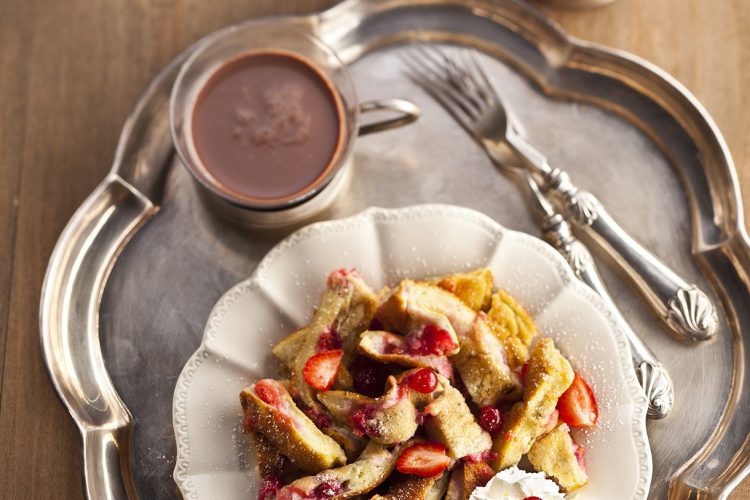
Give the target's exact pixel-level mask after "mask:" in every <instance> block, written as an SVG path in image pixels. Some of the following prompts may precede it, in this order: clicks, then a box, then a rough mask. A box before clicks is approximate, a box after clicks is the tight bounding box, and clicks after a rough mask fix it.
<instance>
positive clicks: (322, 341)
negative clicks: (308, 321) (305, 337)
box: [318, 328, 341, 352]
mask: <svg viewBox="0 0 750 500" xmlns="http://www.w3.org/2000/svg"><path fill="white" fill-rule="evenodd" d="M334 349H341V337H339V334H338V333H336V330H334V329H333V328H329V329H327V330H326V331H324V332H323V333H321V334H320V336H318V352H324V351H333V350H334Z"/></svg>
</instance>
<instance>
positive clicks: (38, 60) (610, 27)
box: [0, 0, 750, 500]
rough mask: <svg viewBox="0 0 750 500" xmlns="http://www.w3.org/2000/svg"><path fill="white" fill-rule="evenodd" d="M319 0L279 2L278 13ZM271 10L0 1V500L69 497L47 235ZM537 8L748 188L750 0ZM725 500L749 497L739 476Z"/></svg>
mask: <svg viewBox="0 0 750 500" xmlns="http://www.w3.org/2000/svg"><path fill="white" fill-rule="evenodd" d="M330 3H331V2H330V1H326V0H287V1H285V2H283V11H284V12H306V11H312V10H317V9H321V8H324V7H326V6H327V5H329V4H330ZM279 4H281V2H277V1H276V0H252V1H248V0H224V1H223V2H206V1H202V0H130V1H127V2H125V1H119V2H92V1H90V0H65V1H62V0H59V1H52V0H24V1H14V0H0V391H1V392H0V398H1V399H0V498H3V499H16V498H19V499H20V498H23V499H26V498H44V499H51V498H65V499H68V498H80V497H81V496H82V495H83V489H82V480H81V443H80V437H79V434H78V430H77V429H76V427H75V425H74V424H73V421H72V420H71V419H70V418H69V417H68V414H67V412H66V411H65V409H64V407H63V406H62V404H61V403H60V402H59V400H58V399H57V397H56V395H55V392H54V390H53V388H52V386H51V384H50V381H49V379H48V377H47V373H46V371H45V368H44V365H43V362H42V357H41V353H40V348H39V327H38V304H39V297H40V288H41V284H42V279H43V277H44V271H45V268H46V265H47V260H48V259H49V256H50V253H51V251H52V248H53V246H54V244H55V242H56V240H57V238H58V236H59V234H60V231H62V229H63V227H64V226H65V223H66V222H67V220H68V219H69V217H70V216H71V215H72V214H73V212H74V210H75V209H76V208H77V207H78V206H79V205H80V204H81V202H82V201H83V200H84V199H85V198H86V196H87V195H88V194H89V193H90V192H91V191H92V190H93V188H94V187H95V186H96V185H97V184H98V183H99V181H100V180H101V179H102V178H103V177H104V175H105V173H106V172H107V170H108V169H109V166H110V164H111V161H112V156H113V153H114V149H115V144H116V141H117V138H118V135H119V133H120V128H121V127H122V124H123V121H124V120H125V117H126V116H127V114H128V113H129V111H130V109H131V107H132V106H133V104H134V103H135V101H136V99H137V97H138V95H139V94H140V92H141V91H142V89H143V88H144V86H145V85H146V84H147V83H148V82H149V80H151V78H152V77H153V76H154V74H155V73H156V72H157V71H158V70H159V69H160V68H161V67H162V66H163V65H164V64H165V63H167V62H168V61H169V60H170V59H171V58H172V57H173V56H174V55H175V54H176V53H177V52H178V51H180V50H181V49H182V48H183V47H185V46H186V45H188V44H189V43H190V42H192V41H194V40H196V39H197V38H199V37H200V36H202V35H204V34H206V33H208V32H210V31H212V30H214V29H216V28H219V27H221V26H224V25H226V24H230V23H233V22H235V21H239V20H241V19H246V18H248V17H253V16H262V15H268V14H277V13H279V12H280V9H282V7H280V6H279ZM544 10H545V12H546V13H547V14H549V15H550V16H551V17H552V18H553V19H555V20H557V21H558V22H559V23H560V24H561V25H562V26H563V27H564V28H565V29H567V30H568V31H569V32H570V33H572V34H573V35H576V36H579V37H581V38H583V39H588V40H592V41H595V42H600V43H602V44H605V45H610V46H613V47H618V48H621V49H624V50H627V51H630V52H633V53H635V54H638V55H640V56H642V57H644V58H646V59H648V60H650V61H652V62H654V63H656V64H657V65H659V66H661V67H662V68H664V69H666V70H667V71H668V72H669V73H671V74H672V75H674V76H675V77H677V78H678V79H679V80H681V81H682V82H683V83H684V84H685V85H686V86H687V88H688V89H690V90H691V91H692V92H693V93H694V94H695V95H696V96H697V97H698V99H700V100H701V101H702V102H703V104H704V105H705V106H706V107H707V108H708V110H709V112H710V113H711V114H712V115H713V117H714V119H715V120H716V121H717V123H718V125H719V127H720V129H721V130H722V132H723V133H724V136H725V137H726V139H727V142H728V143H729V147H730V150H731V152H732V154H733V155H734V160H735V163H736V164H737V170H738V174H739V178H740V183H741V185H742V186H743V187H744V188H745V191H747V189H750V118H748V111H750V2H748V1H747V0H722V1H714V2H710V1H707V0H619V1H617V2H616V3H614V4H613V5H611V6H608V7H604V8H601V9H598V10H591V11H584V12H570V11H559V10H554V9H551V8H544ZM747 205H750V203H748V204H747ZM748 214H750V212H749V211H748V209H747V208H745V215H748ZM731 498H733V499H737V500H739V499H741V498H750V480H746V481H745V482H744V483H743V484H742V485H741V486H740V487H739V488H738V489H737V490H736V492H735V493H734V494H733V495H732V497H731Z"/></svg>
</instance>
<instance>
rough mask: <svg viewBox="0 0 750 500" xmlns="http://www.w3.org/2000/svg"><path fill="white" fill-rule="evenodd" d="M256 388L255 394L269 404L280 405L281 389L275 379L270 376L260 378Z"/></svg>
mask: <svg viewBox="0 0 750 500" xmlns="http://www.w3.org/2000/svg"><path fill="white" fill-rule="evenodd" d="M254 389H255V394H256V395H257V396H258V397H259V398H260V399H261V401H263V402H264V403H266V404H267V405H271V406H273V407H278V406H279V405H280V404H281V391H280V390H279V387H278V382H276V381H275V380H272V379H270V378H264V379H261V380H258V381H257V382H256V383H255V388H254Z"/></svg>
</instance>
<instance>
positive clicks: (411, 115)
mask: <svg viewBox="0 0 750 500" xmlns="http://www.w3.org/2000/svg"><path fill="white" fill-rule="evenodd" d="M373 111H392V112H393V113H394V114H395V116H393V117H391V118H386V119H383V120H379V121H374V122H370V123H366V124H364V125H360V127H359V132H358V134H359V135H367V134H371V133H373V132H380V131H382V130H388V129H392V128H397V127H403V126H404V125H408V124H409V123H411V122H413V121H415V120H416V119H417V118H419V116H420V115H421V114H422V110H421V109H419V106H417V105H416V104H414V103H413V102H411V101H407V100H405V99H378V100H375V101H367V102H363V103H361V104H360V105H359V112H360V113H361V114H365V113H370V112H373Z"/></svg>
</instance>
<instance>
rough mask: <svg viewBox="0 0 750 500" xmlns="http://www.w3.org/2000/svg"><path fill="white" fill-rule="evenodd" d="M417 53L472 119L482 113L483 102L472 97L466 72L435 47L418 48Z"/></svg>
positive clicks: (472, 93)
mask: <svg viewBox="0 0 750 500" xmlns="http://www.w3.org/2000/svg"><path fill="white" fill-rule="evenodd" d="M419 52H420V53H421V54H422V61H427V62H424V63H423V64H422V65H423V66H427V67H429V68H431V69H432V73H433V75H434V77H435V78H436V79H437V80H439V81H440V82H442V83H443V85H444V86H447V87H450V89H451V91H452V92H454V93H455V94H456V95H457V96H459V97H460V99H461V101H462V102H463V103H464V106H465V107H467V108H469V109H470V110H471V114H472V115H473V116H474V117H476V116H478V115H479V114H481V113H482V111H483V108H484V102H483V100H482V99H481V98H478V97H477V96H475V95H474V92H473V90H472V88H471V87H472V85H468V84H467V81H466V77H467V74H466V72H465V71H463V70H462V69H461V68H460V67H459V66H458V65H456V63H455V61H454V60H453V58H451V57H450V56H449V55H448V54H446V53H445V52H444V51H442V50H441V49H440V48H439V47H435V46H432V47H429V48H428V47H426V46H419Z"/></svg>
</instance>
